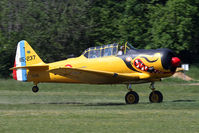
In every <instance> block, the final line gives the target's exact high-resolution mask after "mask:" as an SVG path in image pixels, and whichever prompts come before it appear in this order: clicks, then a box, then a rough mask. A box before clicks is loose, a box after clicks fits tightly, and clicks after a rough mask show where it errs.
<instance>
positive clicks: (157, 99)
mask: <svg viewBox="0 0 199 133" xmlns="http://www.w3.org/2000/svg"><path fill="white" fill-rule="evenodd" d="M149 101H150V102H151V103H161V102H162V101H163V95H162V93H161V92H160V91H153V92H151V93H150V95H149Z"/></svg>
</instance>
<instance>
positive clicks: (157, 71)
mask: <svg viewBox="0 0 199 133" xmlns="http://www.w3.org/2000/svg"><path fill="white" fill-rule="evenodd" d="M119 53H120V54H119ZM179 64H180V59H179V58H178V57H175V55H174V53H173V52H172V51H171V50H169V49H165V48H164V49H163V48H162V49H155V50H144V49H135V48H134V47H133V46H132V45H130V44H129V43H126V44H125V46H123V51H118V44H116V43H115V44H109V45H104V46H97V47H91V48H88V49H86V50H85V51H84V52H83V53H82V55H81V56H79V57H76V58H69V59H66V60H63V61H58V62H53V63H48V64H47V63H44V62H43V61H42V60H41V58H40V57H39V56H38V55H37V54H36V52H35V51H34V50H33V49H32V48H31V46H30V45H29V44H28V42H27V41H25V40H22V41H20V42H19V43H18V45H17V51H16V57H15V63H14V67H13V68H11V69H10V70H13V78H14V79H15V80H18V81H23V82H33V83H34V86H33V88H32V91H33V92H38V90H39V88H38V87H37V85H38V83H43V82H54V83H85V84H126V85H127V89H128V90H129V92H128V93H127V94H126V96H125V101H126V103H127V104H136V103H138V102H139V95H138V94H137V93H136V92H135V91H133V90H132V88H131V84H139V83H147V82H150V83H151V85H150V88H151V89H152V92H151V93H150V95H149V100H150V102H152V103H157V102H162V101H163V95H162V94H161V92H160V91H157V90H155V87H154V83H155V81H160V80H161V78H165V77H169V76H171V75H173V74H174V73H175V72H176V68H177V66H178V65H179Z"/></svg>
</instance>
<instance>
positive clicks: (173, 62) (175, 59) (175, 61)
mask: <svg viewBox="0 0 199 133" xmlns="http://www.w3.org/2000/svg"><path fill="white" fill-rule="evenodd" d="M180 62H181V60H180V59H179V58H178V57H172V59H171V66H172V67H178V66H179V65H180Z"/></svg>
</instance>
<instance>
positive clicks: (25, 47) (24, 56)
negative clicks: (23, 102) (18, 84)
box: [13, 40, 45, 81]
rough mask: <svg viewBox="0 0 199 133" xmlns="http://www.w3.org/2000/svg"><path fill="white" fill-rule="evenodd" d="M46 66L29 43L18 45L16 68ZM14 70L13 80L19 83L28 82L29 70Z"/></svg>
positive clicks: (23, 41) (22, 42) (21, 42)
mask: <svg viewBox="0 0 199 133" xmlns="http://www.w3.org/2000/svg"><path fill="white" fill-rule="evenodd" d="M43 64H45V63H44V62H43V61H42V60H41V58H40V57H39V56H38V55H37V54H36V52H35V51H34V50H33V49H32V47H31V46H30V45H29V44H28V42H27V41H25V40H22V41H20V42H19V43H18V45H17V51H16V56H15V64H14V68H17V67H18V68H20V67H22V68H23V67H24V68H25V67H26V66H32V65H43ZM22 68H20V69H13V78H14V79H15V80H19V81H27V69H22Z"/></svg>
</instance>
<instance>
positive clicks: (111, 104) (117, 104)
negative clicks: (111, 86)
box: [30, 99, 196, 106]
mask: <svg viewBox="0 0 199 133" xmlns="http://www.w3.org/2000/svg"><path fill="white" fill-rule="evenodd" d="M182 102H189V103H191V102H192V103H193V102H196V100H186V99H185V100H173V101H165V102H164V103H182ZM30 104H55V105H56V104H57V105H59V104H60V105H61V104H63V105H64V104H65V105H81V106H124V105H128V104H126V103H114V102H108V103H83V102H49V103H30ZM140 104H152V103H150V102H141V103H140Z"/></svg>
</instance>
